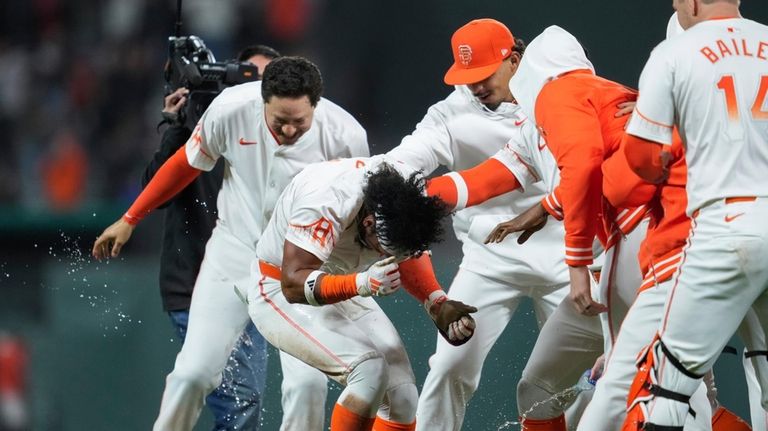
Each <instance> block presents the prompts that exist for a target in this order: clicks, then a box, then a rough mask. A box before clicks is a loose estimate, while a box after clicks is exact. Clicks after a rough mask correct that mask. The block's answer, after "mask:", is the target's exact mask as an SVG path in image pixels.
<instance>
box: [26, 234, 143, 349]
mask: <svg viewBox="0 0 768 431" xmlns="http://www.w3.org/2000/svg"><path fill="white" fill-rule="evenodd" d="M59 235H60V238H59V241H58V243H57V244H55V245H51V246H49V247H48V255H50V256H51V257H53V258H54V259H55V260H56V261H57V262H59V263H61V264H63V265H64V266H65V268H66V269H65V274H66V276H67V277H69V278H70V279H71V281H72V292H73V293H74V294H75V295H76V297H77V298H79V299H82V300H83V301H84V302H85V303H86V304H87V305H88V307H90V308H91V309H92V310H93V311H94V313H96V315H97V316H98V321H99V326H100V327H101V329H102V330H103V331H104V332H103V334H102V336H103V337H107V336H108V335H118V336H122V337H125V336H126V333H125V332H124V331H123V328H124V326H125V325H127V324H134V323H135V324H141V323H142V321H141V320H140V319H134V318H133V317H132V316H131V315H130V314H128V313H126V312H125V311H124V305H123V303H122V302H121V301H120V300H119V299H118V298H119V296H120V295H119V294H118V292H117V290H115V289H112V288H110V286H109V284H107V283H97V282H94V281H92V280H90V279H89V276H92V275H93V274H94V273H96V274H99V272H100V271H102V269H104V270H106V268H105V267H106V266H108V265H109V264H110V260H106V261H94V260H93V259H92V258H91V255H90V254H89V253H88V250H89V249H88V248H84V247H83V244H82V241H81V238H80V237H79V236H75V237H71V236H69V235H68V234H66V233H65V232H61V231H60V232H59ZM35 247H36V248H37V247H38V245H37V244H35ZM84 250H85V251H84ZM121 260H122V258H121ZM44 287H46V288H48V289H51V290H59V288H58V287H56V286H44Z"/></svg>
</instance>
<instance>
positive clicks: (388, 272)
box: [355, 256, 400, 296]
mask: <svg viewBox="0 0 768 431" xmlns="http://www.w3.org/2000/svg"><path fill="white" fill-rule="evenodd" d="M355 283H356V284H357V294H358V295H360V296H387V295H391V294H393V293H395V292H396V291H397V289H399V288H400V271H399V270H398V266H397V262H396V259H395V257H394V256H390V257H388V258H386V259H383V260H380V261H378V262H376V263H374V264H373V265H371V267H370V268H368V270H367V271H364V272H359V273H358V274H357V277H356V278H355Z"/></svg>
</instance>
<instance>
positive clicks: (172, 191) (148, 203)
mask: <svg viewBox="0 0 768 431" xmlns="http://www.w3.org/2000/svg"><path fill="white" fill-rule="evenodd" d="M200 172H201V171H200V170H198V169H195V168H193V167H192V166H190V165H189V162H188V161H187V156H186V153H185V147H181V148H180V149H179V151H177V152H176V154H174V155H173V156H172V157H171V158H170V159H168V161H167V162H166V163H164V164H163V166H162V167H161V168H160V169H159V170H158V171H157V174H156V175H155V177H154V178H152V181H150V182H149V184H147V187H146V188H144V190H143V191H142V192H141V194H140V195H139V197H138V198H136V201H134V202H133V205H131V207H130V208H128V211H127V212H126V213H125V215H123V217H122V218H121V219H120V220H118V221H116V222H115V223H113V224H112V226H110V227H108V228H107V229H106V230H104V232H103V233H102V234H101V235H99V237H98V238H97V239H96V242H95V243H94V244H93V249H92V251H91V253H92V254H93V257H95V258H97V259H103V258H106V257H117V255H118V254H120V250H121V249H122V247H123V245H124V244H125V243H126V242H127V241H128V239H129V238H130V237H131V233H132V232H133V229H134V227H135V226H136V224H138V223H139V221H141V219H142V218H144V216H146V215H147V214H149V212H150V211H152V210H153V209H155V208H157V207H158V206H160V205H162V204H163V203H164V202H166V201H167V200H168V199H170V198H172V197H174V196H175V195H176V194H177V193H179V192H180V191H182V190H183V189H184V188H185V187H186V186H188V185H189V183H191V182H192V181H193V180H194V179H195V178H197V176H198V175H200Z"/></svg>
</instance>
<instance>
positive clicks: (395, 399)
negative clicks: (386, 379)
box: [383, 383, 419, 424]
mask: <svg viewBox="0 0 768 431" xmlns="http://www.w3.org/2000/svg"><path fill="white" fill-rule="evenodd" d="M418 402H419V391H418V389H416V385H415V384H414V383H403V384H401V385H397V386H395V387H392V388H389V389H388V390H387V393H386V395H385V397H384V405H385V406H386V410H388V411H387V414H386V415H384V416H383V417H384V419H387V420H390V421H393V422H398V423H405V424H408V423H412V422H413V420H414V419H415V418H416V407H417V405H418Z"/></svg>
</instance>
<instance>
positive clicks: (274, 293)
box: [248, 156, 477, 431]
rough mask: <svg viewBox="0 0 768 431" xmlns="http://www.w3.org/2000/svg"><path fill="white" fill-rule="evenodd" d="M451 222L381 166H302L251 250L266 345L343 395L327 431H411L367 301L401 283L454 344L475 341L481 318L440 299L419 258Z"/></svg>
mask: <svg viewBox="0 0 768 431" xmlns="http://www.w3.org/2000/svg"><path fill="white" fill-rule="evenodd" d="M447 214H448V212H447V211H446V209H445V206H444V204H443V203H442V202H440V200H439V199H436V198H434V197H427V196H426V195H425V193H424V179H423V178H422V177H421V176H420V175H419V173H418V172H414V171H413V170H412V169H411V168H410V167H408V166H407V165H405V164H404V163H401V162H394V161H391V160H389V159H388V158H387V156H377V157H373V158H368V159H363V158H354V159H344V160H337V161H331V162H323V163H318V164H315V165H312V166H309V167H307V168H306V169H304V171H302V172H301V173H300V174H299V175H297V176H296V177H295V178H294V180H293V181H292V182H291V184H290V185H289V186H288V187H287V188H286V189H285V191H284V192H283V194H282V195H281V197H280V199H279V200H278V202H277V205H276V207H275V211H274V214H273V216H272V219H271V220H270V222H269V224H268V225H267V228H266V229H265V231H264V234H263V236H262V238H261V240H260V241H259V244H258V247H257V255H258V261H257V262H255V264H254V265H253V272H254V275H255V280H257V283H254V284H251V285H250V286H249V289H248V302H249V313H250V316H251V318H252V319H253V322H254V323H255V324H256V327H257V328H258V329H259V332H261V333H262V334H263V335H264V338H266V339H267V341H269V342H270V343H271V344H272V345H274V346H275V347H277V348H278V349H280V350H281V351H283V352H286V353H288V354H290V355H292V356H294V357H296V358H298V359H300V360H302V361H303V362H306V363H307V364H309V365H311V366H313V367H315V368H317V369H319V370H321V371H322V372H323V373H325V374H326V375H328V376H329V377H330V378H332V379H334V380H336V381H337V382H339V383H340V384H342V385H344V386H345V389H344V391H343V392H342V393H341V395H340V396H339V399H338V401H337V403H336V406H335V407H334V410H333V415H332V417H331V431H361V430H371V429H376V430H377V431H397V430H414V429H415V426H416V423H415V415H416V403H417V398H418V394H417V390H416V385H415V381H414V376H413V372H412V371H411V366H410V363H409V361H408V356H407V354H406V352H405V348H404V346H403V344H402V341H400V337H399V336H398V334H397V331H396V330H395V328H394V326H392V323H391V322H390V321H389V319H388V318H387V317H386V315H385V314H384V313H383V311H382V310H381V309H380V308H379V306H378V305H377V304H376V302H375V301H373V299H372V298H371V296H385V295H389V294H391V293H393V292H394V291H395V290H397V289H398V287H399V286H400V285H401V284H402V286H403V287H405V289H406V290H408V292H409V293H410V294H411V295H412V296H414V297H415V298H416V299H417V300H419V302H421V303H423V304H424V306H425V308H426V309H427V311H428V313H429V315H430V317H431V318H432V319H433V320H434V322H435V324H436V325H437V327H438V329H439V331H440V333H441V334H442V335H443V336H444V337H445V338H446V340H448V341H449V342H450V343H452V344H461V343H464V342H466V341H467V340H469V338H470V337H471V336H472V332H473V330H474V327H475V324H474V321H473V320H472V318H471V317H470V315H469V313H472V312H474V311H477V309H476V308H474V307H469V306H467V305H464V304H463V303H461V302H458V301H451V300H448V299H447V297H446V295H445V293H443V291H442V290H441V289H440V287H439V284H438V283H437V280H436V279H435V276H434V273H433V272H432V268H431V263H430V262H429V256H428V254H426V253H423V254H420V253H421V252H422V251H423V250H425V249H427V248H428V247H429V245H430V244H431V243H432V242H434V241H436V240H438V238H439V235H440V234H441V230H442V228H441V226H440V222H441V219H442V218H443V217H444V216H446V215H447ZM419 254H420V255H419ZM398 262H401V263H400V264H399V265H398ZM366 268H367V269H366Z"/></svg>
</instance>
